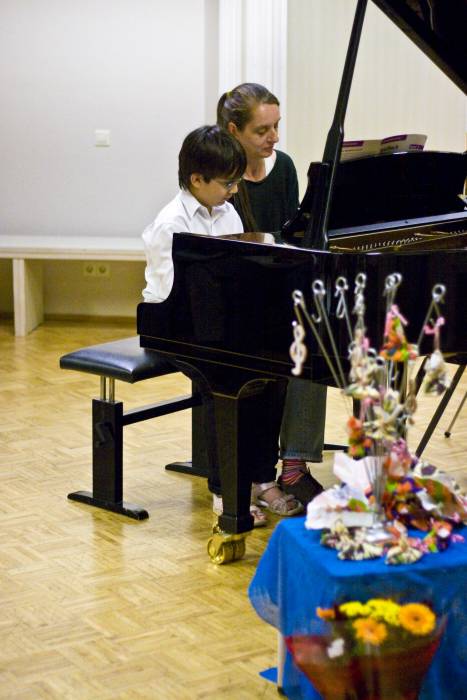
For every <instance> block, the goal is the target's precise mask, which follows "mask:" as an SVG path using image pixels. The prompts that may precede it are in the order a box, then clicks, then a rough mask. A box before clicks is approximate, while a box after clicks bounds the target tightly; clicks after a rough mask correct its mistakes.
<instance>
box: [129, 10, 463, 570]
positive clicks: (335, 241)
mask: <svg viewBox="0 0 467 700" xmlns="http://www.w3.org/2000/svg"><path fill="white" fill-rule="evenodd" d="M373 2H375V4H376V5H377V6H378V7H379V8H380V9H381V10H382V11H383V12H384V13H385V14H386V15H387V16H388V17H389V18H390V19H391V20H392V21H393V22H395V23H396V24H397V26H398V27H399V28H400V29H401V30H402V31H403V32H404V33H405V34H407V36H408V37H410V39H411V40H412V41H414V42H415V43H416V44H417V46H418V47H419V48H420V49H421V50H422V51H423V52H425V53H426V54H427V56H428V57H429V58H430V59H431V60H433V61H434V62H435V63H436V64H437V65H438V66H439V67H440V68H441V70H443V71H444V72H445V74H446V75H447V76H448V77H449V78H450V79H451V80H453V81H454V83H455V84H456V85H457V86H458V87H459V88H460V89H462V90H463V91H464V92H467V55H466V42H465V29H466V27H467V3H466V2H465V0H452V1H451V2H449V3H446V2H443V0H373ZM447 6H449V9H448V7H447ZM366 7H367V0H357V2H356V12H355V17H354V22H353V26H352V31H351V36H350V41H349V46H348V50H347V56H346V61H345V66H344V71H343V75H342V79H341V85H340V90H339V95H338V99H337V106H336V110H335V115H334V120H333V123H332V126H331V128H330V131H329V134H328V137H327V141H326V145H325V149H324V154H323V160H322V162H319V163H312V164H311V165H310V168H309V171H308V187H307V190H306V193H305V196H304V198H303V201H302V202H301V204H300V206H299V208H298V211H297V213H296V215H295V216H294V217H292V219H291V220H290V221H288V222H286V224H285V225H284V227H283V229H282V232H281V237H280V241H281V242H279V243H278V242H277V239H278V237H277V236H275V237H272V236H271V235H268V234H259V233H258V234H241V235H232V236H226V237H209V236H199V235H191V234H187V233H183V232H180V233H177V234H175V235H174V240H173V261H174V271H175V274H174V285H173V288H172V291H171V293H170V295H169V297H168V298H167V300H166V301H165V302H163V303H160V304H150V303H142V304H140V305H139V307H138V317H137V324H138V333H139V334H140V339H141V345H142V346H143V347H146V348H151V349H154V350H156V351H157V352H159V353H162V354H164V355H165V356H167V357H169V358H172V360H173V361H174V362H175V363H176V364H177V366H178V367H179V368H180V369H181V370H183V371H184V372H185V373H186V374H187V375H188V376H191V377H192V378H193V379H194V380H195V381H196V382H197V384H198V386H199V387H201V390H202V392H204V396H205V398H206V401H207V403H209V404H210V406H211V408H212V409H213V414H214V416H215V423H216V428H217V430H216V433H217V446H216V449H215V452H214V454H213V451H212V450H211V457H212V458H213V459H217V460H218V464H219V469H220V477H221V482H222V490H223V500H224V513H223V515H222V516H220V518H219V521H218V524H217V526H216V528H215V530H214V534H213V536H212V537H211V539H210V540H209V543H208V552H209V554H210V556H211V559H212V560H213V561H215V562H217V563H224V562H228V561H231V560H233V559H238V558H240V557H241V556H243V553H244V551H245V535H246V533H247V532H249V531H250V530H251V529H252V525H253V520H252V517H251V515H250V513H249V502H250V487H251V476H250V474H249V463H248V453H249V446H251V444H252V441H254V440H255V434H256V431H257V430H259V429H260V427H261V421H262V415H261V411H260V410H259V409H258V412H257V413H256V414H255V412H254V406H255V402H258V407H259V406H260V405H264V404H262V403H261V401H262V400H264V393H263V392H265V391H267V387H268V386H270V382H272V381H284V380H285V379H287V378H289V377H290V376H291V368H292V364H293V363H292V361H291V359H290V354H289V348H290V344H291V341H292V331H291V328H292V326H291V324H292V321H293V319H294V310H293V303H292V293H293V291H294V290H296V289H299V290H302V291H303V293H304V294H305V297H306V296H307V294H310V293H311V291H310V289H311V283H312V281H313V280H321V281H322V282H323V285H324V288H325V289H326V291H327V294H326V297H325V299H326V304H327V311H328V314H329V318H330V321H331V323H332V326H333V331H334V335H335V338H336V343H337V352H338V354H339V356H340V357H341V358H342V361H343V362H344V363H345V362H346V359H347V347H348V336H347V335H346V332H345V328H344V325H343V324H342V323H341V322H340V323H338V322H337V319H336V318H335V315H336V314H335V308H334V306H335V302H334V300H333V292H334V283H335V281H336V279H337V278H338V277H339V276H341V275H342V276H344V277H345V278H346V279H348V280H349V282H350V283H353V280H354V279H355V277H356V275H357V274H358V273H361V272H363V273H365V274H366V276H367V280H368V287H369V289H371V293H369V294H368V295H367V299H366V301H367V311H366V321H367V326H368V334H369V336H370V338H375V339H377V338H380V337H381V333H382V328H383V324H384V312H385V309H384V304H383V303H382V295H383V288H384V284H385V279H386V277H387V276H388V275H389V274H391V273H394V272H399V273H401V275H402V276H403V284H402V285H401V288H400V291H399V292H398V303H399V304H400V306H401V308H402V309H403V310H404V311H405V312H406V313H407V315H408V316H409V318H410V324H411V327H413V328H416V329H417V333H418V329H420V328H421V325H422V323H423V316H424V314H425V312H426V307H427V303H428V301H429V299H430V298H431V290H432V288H433V286H434V285H435V284H444V285H445V286H446V288H447V295H446V304H445V308H444V312H445V316H446V317H447V325H446V327H445V329H443V339H442V348H443V351H444V353H445V355H446V356H447V358H448V361H451V362H456V363H458V364H460V365H461V366H462V365H465V362H466V358H467V334H466V330H465V329H466V323H465V320H466V315H465V310H464V309H465V290H466V289H467V250H466V240H467V238H466V234H467V226H466V224H467V211H466V209H467V207H466V199H465V180H466V175H467V157H466V156H467V154H466V153H441V152H428V151H427V152H414V153H395V154H391V155H384V156H372V157H367V158H362V159H359V160H353V161H352V160H351V161H345V162H341V160H340V155H341V148H342V142H343V137H344V119H345V112H346V108H347V102H348V97H349V92H350V87H351V83H352V76H353V71H354V66H355V61H356V56H357V50H358V45H359V40H360V35H361V32H362V28H363V24H364V16H365V10H366ZM271 241H273V242H271ZM424 350H425V352H429V350H430V348H429V347H426V348H423V346H422V348H421V352H422V353H423V352H424ZM301 376H302V377H304V378H305V379H312V380H313V381H315V382H322V383H325V384H328V385H333V384H334V380H333V377H332V376H331V373H330V371H329V368H328V365H327V363H326V362H325V360H324V358H323V354H322V352H321V349H320V346H319V344H317V343H316V341H314V339H313V338H311V339H309V338H308V356H307V359H306V362H305V364H304V366H303V371H302V375H301ZM247 405H248V410H245V407H246V406H247ZM252 407H253V415H256V419H255V420H254V421H252V420H251V415H252V410H251V409H252Z"/></svg>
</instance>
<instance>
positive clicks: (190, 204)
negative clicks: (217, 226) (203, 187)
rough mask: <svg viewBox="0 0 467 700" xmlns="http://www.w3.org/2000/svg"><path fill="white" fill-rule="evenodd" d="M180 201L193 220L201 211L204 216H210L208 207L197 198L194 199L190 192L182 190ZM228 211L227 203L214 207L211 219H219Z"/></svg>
mask: <svg viewBox="0 0 467 700" xmlns="http://www.w3.org/2000/svg"><path fill="white" fill-rule="evenodd" d="M180 200H181V202H182V204H183V206H184V207H185V211H186V213H187V214H188V216H189V217H190V219H192V218H193V217H194V216H195V214H196V213H197V212H198V211H199V212H202V214H203V215H204V216H209V212H208V210H207V209H206V207H205V206H204V205H203V204H201V203H200V202H198V200H197V199H196V197H194V196H193V195H192V194H191V192H190V191H189V190H180ZM227 210H228V204H227V202H224V204H220V205H219V206H217V207H213V208H212V211H211V215H210V218H211V219H217V218H218V217H219V216H220V215H221V214H224V213H225V212H226V211H227Z"/></svg>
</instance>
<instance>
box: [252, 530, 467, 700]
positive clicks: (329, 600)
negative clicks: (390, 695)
mask: <svg viewBox="0 0 467 700" xmlns="http://www.w3.org/2000/svg"><path fill="white" fill-rule="evenodd" d="M304 520H305V519H304V518H293V519H290V520H283V521H281V522H280V523H279V524H278V525H277V527H276V529H275V530H274V532H273V533H272V536H271V538H270V540H269V543H268V546H267V549H266V551H265V552H264V554H263V556H262V557H261V559H260V561H259V564H258V567H257V570H256V573H255V576H254V578H253V580H252V582H251V584H250V587H249V596H250V600H251V603H252V605H253V607H254V608H255V610H256V612H257V613H258V615H260V617H262V618H263V620H265V621H266V622H268V623H269V624H271V625H273V626H274V627H276V628H277V629H278V630H280V632H281V633H282V634H283V635H289V634H296V633H308V632H310V630H311V624H310V623H311V620H313V619H314V618H315V617H316V615H315V609H316V607H317V606H318V605H319V606H321V607H329V606H331V605H332V604H333V603H334V602H336V601H337V602H339V601H344V600H366V599H368V598H371V597H380V598H382V597H393V596H396V597H397V598H398V599H401V600H403V601H404V602H409V601H430V602H432V603H433V604H434V606H435V608H436V611H437V612H439V613H444V612H449V617H448V625H447V629H446V632H445V634H444V636H443V640H442V642H441V646H440V648H439V649H438V652H437V654H436V657H435V659H434V661H433V664H432V666H431V668H430V670H429V672H428V674H427V676H426V678H425V682H424V684H423V688H422V692H421V694H420V700H459V698H461V697H467V599H466V592H467V528H462V529H461V530H459V534H462V535H463V536H464V537H465V539H466V542H464V543H460V542H457V543H454V544H451V546H450V547H449V548H448V549H447V550H446V551H445V552H441V553H437V554H426V555H425V556H423V557H422V559H420V560H419V561H418V562H416V563H415V564H410V565H400V566H388V565H387V564H385V563H384V559H383V558H381V557H380V558H379V559H372V560H369V561H364V562H353V561H341V560H340V559H338V558H337V553H336V551H335V550H333V549H328V548H326V547H322V546H321V545H320V544H319V540H320V536H321V531H315V530H311V531H310V530H306V529H305V527H304ZM410 534H416V533H410ZM418 534H420V535H421V533H418ZM283 690H284V692H285V694H286V696H287V697H288V698H289V699H290V700H318V699H319V698H320V697H321V696H320V695H319V694H318V693H317V692H316V691H315V690H314V688H313V687H312V685H311V683H310V682H309V681H308V679H307V678H306V677H305V676H304V675H303V674H302V673H301V672H300V671H298V670H297V669H296V668H295V666H294V665H293V662H292V659H291V657H290V655H289V654H287V659H286V664H285V669H284V683H283Z"/></svg>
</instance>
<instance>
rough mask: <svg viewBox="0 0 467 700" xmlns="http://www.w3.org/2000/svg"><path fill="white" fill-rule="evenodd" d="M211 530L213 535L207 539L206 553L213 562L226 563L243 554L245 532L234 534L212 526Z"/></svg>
mask: <svg viewBox="0 0 467 700" xmlns="http://www.w3.org/2000/svg"><path fill="white" fill-rule="evenodd" d="M213 531H214V534H213V536H212V537H210V538H209V540H208V554H209V557H210V559H211V561H212V562H213V564H228V563H229V562H231V561H237V559H241V558H242V557H243V556H244V554H245V538H246V534H245V533H242V534H240V535H234V534H229V533H228V532H222V530H219V529H218V528H213Z"/></svg>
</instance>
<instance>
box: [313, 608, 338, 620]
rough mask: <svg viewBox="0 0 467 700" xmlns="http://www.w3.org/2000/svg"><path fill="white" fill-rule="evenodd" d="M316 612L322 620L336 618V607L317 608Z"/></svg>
mask: <svg viewBox="0 0 467 700" xmlns="http://www.w3.org/2000/svg"><path fill="white" fill-rule="evenodd" d="M316 614H317V615H318V617H320V618H321V619H322V620H334V619H335V618H336V613H335V612H334V608H316Z"/></svg>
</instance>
